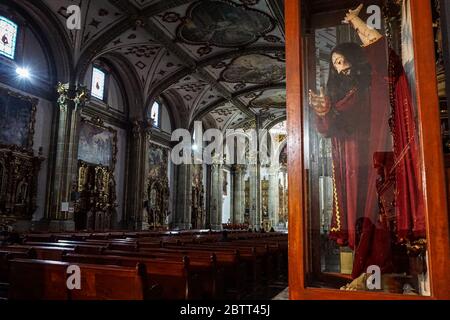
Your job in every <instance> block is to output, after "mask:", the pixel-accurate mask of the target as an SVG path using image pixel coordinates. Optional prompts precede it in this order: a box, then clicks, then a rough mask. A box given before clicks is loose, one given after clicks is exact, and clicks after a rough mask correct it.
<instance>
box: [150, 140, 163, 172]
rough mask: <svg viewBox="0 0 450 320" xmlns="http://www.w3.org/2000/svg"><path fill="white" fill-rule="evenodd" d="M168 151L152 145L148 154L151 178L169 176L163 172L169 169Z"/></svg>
mask: <svg viewBox="0 0 450 320" xmlns="http://www.w3.org/2000/svg"><path fill="white" fill-rule="evenodd" d="M165 153H167V150H165V149H163V148H161V147H159V146H156V145H154V144H150V148H149V152H148V165H149V173H148V174H149V176H152V177H157V176H162V175H164V174H165V175H167V172H163V170H166V169H167V163H165V161H166V160H167V155H165Z"/></svg>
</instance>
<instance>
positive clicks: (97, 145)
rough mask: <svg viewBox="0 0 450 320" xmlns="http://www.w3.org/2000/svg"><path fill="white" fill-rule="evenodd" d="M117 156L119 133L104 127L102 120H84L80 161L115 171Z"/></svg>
mask: <svg viewBox="0 0 450 320" xmlns="http://www.w3.org/2000/svg"><path fill="white" fill-rule="evenodd" d="M116 154H117V132H116V130H114V129H112V128H110V127H106V126H104V125H103V122H102V121H101V119H99V118H96V119H93V120H86V119H82V120H81V124H80V136H79V144H78V159H79V160H82V161H84V162H87V163H89V164H94V165H102V166H107V167H109V168H110V169H112V170H114V167H115V163H116Z"/></svg>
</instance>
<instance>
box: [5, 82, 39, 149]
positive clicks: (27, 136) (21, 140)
mask: <svg viewBox="0 0 450 320" xmlns="http://www.w3.org/2000/svg"><path fill="white" fill-rule="evenodd" d="M38 102H39V100H38V99H35V98H31V97H27V96H24V95H21V94H19V93H16V92H13V91H10V90H7V89H4V88H0V145H3V146H16V147H18V148H19V149H23V150H30V149H31V148H32V147H33V136H34V123H35V115H36V109H37V104H38Z"/></svg>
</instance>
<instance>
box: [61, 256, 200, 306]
mask: <svg viewBox="0 0 450 320" xmlns="http://www.w3.org/2000/svg"><path fill="white" fill-rule="evenodd" d="M63 260H64V261H67V262H71V263H75V264H77V263H87V264H100V265H116V266H124V267H130V266H134V265H136V264H138V263H142V264H144V265H145V266H146V270H147V275H148V277H147V279H148V283H147V287H148V288H152V287H153V288H156V286H157V285H158V286H160V290H161V296H156V297H155V298H158V299H159V298H162V299H171V300H184V299H186V300H191V299H196V298H199V297H198V296H196V295H195V293H196V292H195V291H194V290H193V287H194V286H193V283H192V282H193V281H194V280H195V279H194V278H193V276H192V274H191V272H190V266H189V258H188V257H186V256H185V257H182V258H179V259H170V258H169V259H167V258H161V257H155V258H149V257H145V258H144V257H130V256H114V255H81V254H66V255H65V256H64V257H63Z"/></svg>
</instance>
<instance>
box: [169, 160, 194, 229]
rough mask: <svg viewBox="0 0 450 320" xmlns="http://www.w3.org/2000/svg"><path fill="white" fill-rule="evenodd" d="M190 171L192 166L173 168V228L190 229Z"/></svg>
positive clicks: (185, 165)
mask: <svg viewBox="0 0 450 320" xmlns="http://www.w3.org/2000/svg"><path fill="white" fill-rule="evenodd" d="M192 169H193V165H190V164H180V165H177V166H176V167H175V170H176V182H175V186H176V187H175V188H176V191H175V212H174V214H175V215H174V218H173V228H174V229H178V230H189V229H191V228H192V223H191V211H192Z"/></svg>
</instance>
